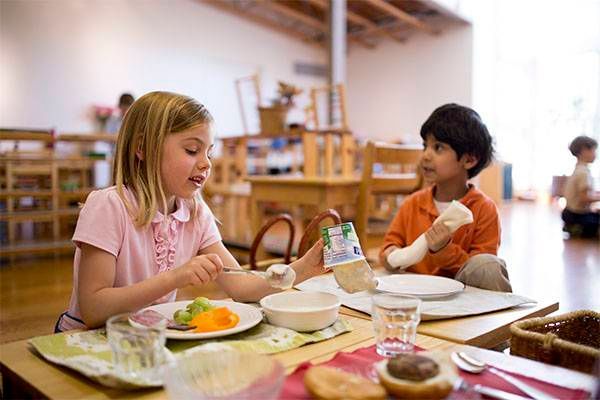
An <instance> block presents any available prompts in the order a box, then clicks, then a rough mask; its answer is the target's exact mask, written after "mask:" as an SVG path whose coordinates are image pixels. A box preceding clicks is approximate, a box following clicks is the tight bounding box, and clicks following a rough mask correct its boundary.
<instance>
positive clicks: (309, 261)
mask: <svg viewBox="0 0 600 400" xmlns="http://www.w3.org/2000/svg"><path fill="white" fill-rule="evenodd" d="M294 264H296V265H295V266H294V267H295V268H294V269H295V270H296V273H297V275H298V279H296V282H300V281H303V280H305V279H308V278H311V277H313V276H316V275H320V274H322V273H323V272H325V270H324V269H323V239H319V240H317V241H316V242H315V244H314V245H313V246H312V247H311V248H310V249H309V250H308V251H307V252H306V254H304V255H303V256H302V258H300V259H298V260H297V261H296V262H294Z"/></svg>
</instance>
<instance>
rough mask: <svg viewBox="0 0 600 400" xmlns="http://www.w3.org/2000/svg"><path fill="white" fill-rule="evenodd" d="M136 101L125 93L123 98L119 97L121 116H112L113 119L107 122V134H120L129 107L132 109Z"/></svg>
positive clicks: (122, 95)
mask: <svg viewBox="0 0 600 400" xmlns="http://www.w3.org/2000/svg"><path fill="white" fill-rule="evenodd" d="M134 101H135V99H134V98H133V95H131V94H130V93H123V94H121V96H119V114H118V115H111V117H110V118H109V119H108V121H107V122H106V132H108V133H118V132H119V128H121V123H122V122H123V117H125V113H126V112H127V110H129V107H131V105H132V104H133V102H134Z"/></svg>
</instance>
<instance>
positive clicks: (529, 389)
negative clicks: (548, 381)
mask: <svg viewBox="0 0 600 400" xmlns="http://www.w3.org/2000/svg"><path fill="white" fill-rule="evenodd" d="M456 354H457V355H458V357H460V358H461V359H462V360H463V361H464V362H466V363H467V364H470V365H471V366H473V367H475V368H474V369H473V371H472V372H473V373H479V372H482V371H483V370H488V371H490V372H491V373H492V374H494V375H496V376H499V377H500V378H502V379H504V380H505V381H507V382H508V383H510V384H512V385H514V386H515V387H517V388H519V389H520V390H522V391H523V392H524V393H526V394H528V395H529V396H531V397H532V398H534V399H536V400H550V399H554V397H552V396H550V395H549V394H547V393H545V392H542V391H541V390H539V389H536V388H534V387H533V386H530V385H528V384H527V383H525V382H523V381H521V380H519V379H517V378H515V377H513V376H511V375H509V374H506V373H504V372H502V371H500V370H498V369H496V368H494V367H493V366H491V365H488V364H486V363H484V362H482V361H479V360H477V359H476V358H474V357H472V356H470V355H468V354H466V353H465V352H464V351H459V352H457V353H456ZM477 371H479V372H477Z"/></svg>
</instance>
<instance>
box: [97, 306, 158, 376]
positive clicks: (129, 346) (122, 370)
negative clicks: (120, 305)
mask: <svg viewBox="0 0 600 400" xmlns="http://www.w3.org/2000/svg"><path fill="white" fill-rule="evenodd" d="M129 316H130V314H119V315H115V316H113V317H111V318H109V319H108V321H106V334H107V336H108V343H109V344H110V348H111V350H112V353H113V363H114V367H115V370H116V372H117V374H118V375H119V376H122V377H125V378H129V379H132V380H135V381H143V382H153V381H157V380H161V379H162V372H163V366H164V364H165V362H166V356H167V351H166V350H165V342H166V337H165V330H166V323H165V321H161V323H159V324H156V325H153V326H150V327H149V326H144V325H139V324H134V325H132V324H131V323H130V321H129Z"/></svg>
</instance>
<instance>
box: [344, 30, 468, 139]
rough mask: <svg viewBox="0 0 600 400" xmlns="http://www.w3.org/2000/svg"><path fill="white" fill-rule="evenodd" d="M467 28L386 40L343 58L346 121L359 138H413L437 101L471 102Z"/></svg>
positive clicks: (464, 103)
mask: <svg viewBox="0 0 600 400" xmlns="http://www.w3.org/2000/svg"><path fill="white" fill-rule="evenodd" d="M471 64H472V29H471V27H470V25H467V24H461V25H454V26H449V27H446V28H444V29H443V30H442V34H441V35H438V36H431V35H428V34H425V33H419V34H416V35H413V36H411V37H410V38H409V40H408V41H407V42H405V43H404V44H400V43H397V42H392V41H390V40H386V41H385V42H383V43H381V44H380V45H379V46H378V47H377V48H376V49H375V50H368V49H353V51H351V52H350V54H349V57H348V112H349V124H350V126H351V127H352V129H353V130H354V132H355V133H356V135H357V136H358V137H360V138H365V139H366V138H370V139H378V140H386V141H397V140H402V141H405V142H418V143H420V141H421V139H420V137H419V129H420V128H421V125H422V124H423V122H424V121H425V119H426V118H427V117H428V116H429V115H430V114H431V112H432V111H433V110H434V109H435V108H436V107H438V106H440V105H442V104H443V103H447V102H456V103H460V104H463V105H467V106H469V105H471V88H472V84H471V76H472V67H471Z"/></svg>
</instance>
